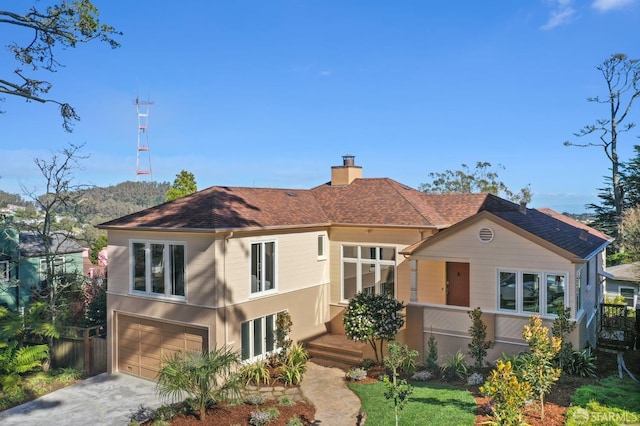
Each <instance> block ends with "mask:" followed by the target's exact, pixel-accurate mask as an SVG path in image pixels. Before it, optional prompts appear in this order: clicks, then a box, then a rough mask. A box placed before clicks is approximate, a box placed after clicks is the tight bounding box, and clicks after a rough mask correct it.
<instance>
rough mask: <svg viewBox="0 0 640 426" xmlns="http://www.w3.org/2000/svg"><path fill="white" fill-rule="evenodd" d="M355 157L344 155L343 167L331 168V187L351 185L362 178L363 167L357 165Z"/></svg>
mask: <svg viewBox="0 0 640 426" xmlns="http://www.w3.org/2000/svg"><path fill="white" fill-rule="evenodd" d="M355 158H356V157H355V156H354V155H349V154H347V155H343V156H342V166H332V167H331V186H340V185H349V184H350V183H351V182H353V181H354V179H359V178H362V167H360V166H356V165H355Z"/></svg>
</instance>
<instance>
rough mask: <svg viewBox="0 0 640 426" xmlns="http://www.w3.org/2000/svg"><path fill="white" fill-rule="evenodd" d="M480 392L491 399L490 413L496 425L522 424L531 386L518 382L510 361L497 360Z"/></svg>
mask: <svg viewBox="0 0 640 426" xmlns="http://www.w3.org/2000/svg"><path fill="white" fill-rule="evenodd" d="M480 392H482V393H483V394H484V395H485V396H487V397H489V398H491V404H492V405H491V411H492V415H493V418H494V419H495V420H496V423H497V424H500V425H520V424H523V413H524V406H525V404H526V402H527V399H529V398H530V396H531V394H532V391H531V386H530V385H529V384H528V383H526V382H521V381H520V380H518V377H517V376H516V374H515V372H514V371H513V368H512V365H511V362H510V361H507V362H503V361H502V360H501V359H500V360H498V362H497V364H496V367H495V368H494V369H493V370H492V371H491V374H490V375H489V378H488V379H487V381H486V382H485V383H484V384H483V385H482V386H481V387H480Z"/></svg>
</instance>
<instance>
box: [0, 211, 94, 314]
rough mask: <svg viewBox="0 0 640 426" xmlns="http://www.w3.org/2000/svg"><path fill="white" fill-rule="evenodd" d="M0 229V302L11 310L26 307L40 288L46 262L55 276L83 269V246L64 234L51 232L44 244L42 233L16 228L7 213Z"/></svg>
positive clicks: (44, 276)
mask: <svg viewBox="0 0 640 426" xmlns="http://www.w3.org/2000/svg"><path fill="white" fill-rule="evenodd" d="M0 230H1V233H0V305H2V306H6V307H8V308H9V309H10V310H13V311H17V310H19V309H20V308H24V307H27V306H28V305H29V303H30V302H31V299H32V296H33V292H34V291H39V290H42V288H43V282H44V281H45V279H46V270H47V262H50V264H51V267H52V269H53V272H54V274H56V276H61V275H65V274H72V273H76V272H80V273H81V272H82V247H81V246H80V245H79V244H78V243H77V242H76V241H73V240H70V239H68V238H66V237H65V236H64V235H63V234H61V233H54V234H53V235H52V237H51V241H50V242H49V244H48V246H47V245H46V244H45V241H44V239H43V236H42V235H41V234H39V233H37V232H32V231H29V232H25V231H23V232H20V231H18V229H17V227H16V226H15V225H14V224H13V221H12V220H11V219H10V218H7V217H5V218H4V219H3V221H2V226H0ZM47 251H49V254H48V255H47Z"/></svg>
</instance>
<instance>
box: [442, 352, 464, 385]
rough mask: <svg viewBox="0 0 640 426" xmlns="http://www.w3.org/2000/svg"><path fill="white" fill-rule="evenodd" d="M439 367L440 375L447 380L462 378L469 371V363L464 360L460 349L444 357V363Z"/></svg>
mask: <svg viewBox="0 0 640 426" xmlns="http://www.w3.org/2000/svg"><path fill="white" fill-rule="evenodd" d="M441 369H442V375H443V376H444V377H445V378H446V379H447V380H453V379H455V378H458V379H464V378H465V377H467V374H468V373H469V364H467V362H466V361H465V359H464V354H463V353H462V351H460V350H458V352H456V353H455V354H453V355H449V356H447V357H446V358H445V361H444V365H443V366H442V367H441Z"/></svg>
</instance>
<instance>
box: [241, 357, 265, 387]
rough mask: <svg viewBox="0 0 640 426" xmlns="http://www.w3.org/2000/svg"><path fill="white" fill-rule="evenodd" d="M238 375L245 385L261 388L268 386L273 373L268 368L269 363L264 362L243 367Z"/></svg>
mask: <svg viewBox="0 0 640 426" xmlns="http://www.w3.org/2000/svg"><path fill="white" fill-rule="evenodd" d="M238 374H239V376H240V380H242V381H243V382H244V384H245V385H249V384H252V385H255V386H260V385H261V384H268V383H269V380H270V379H271V373H270V371H269V368H267V362H266V361H264V360H260V361H256V362H253V363H251V364H247V365H245V366H243V367H242V368H241V369H240V372H239V373H238Z"/></svg>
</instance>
